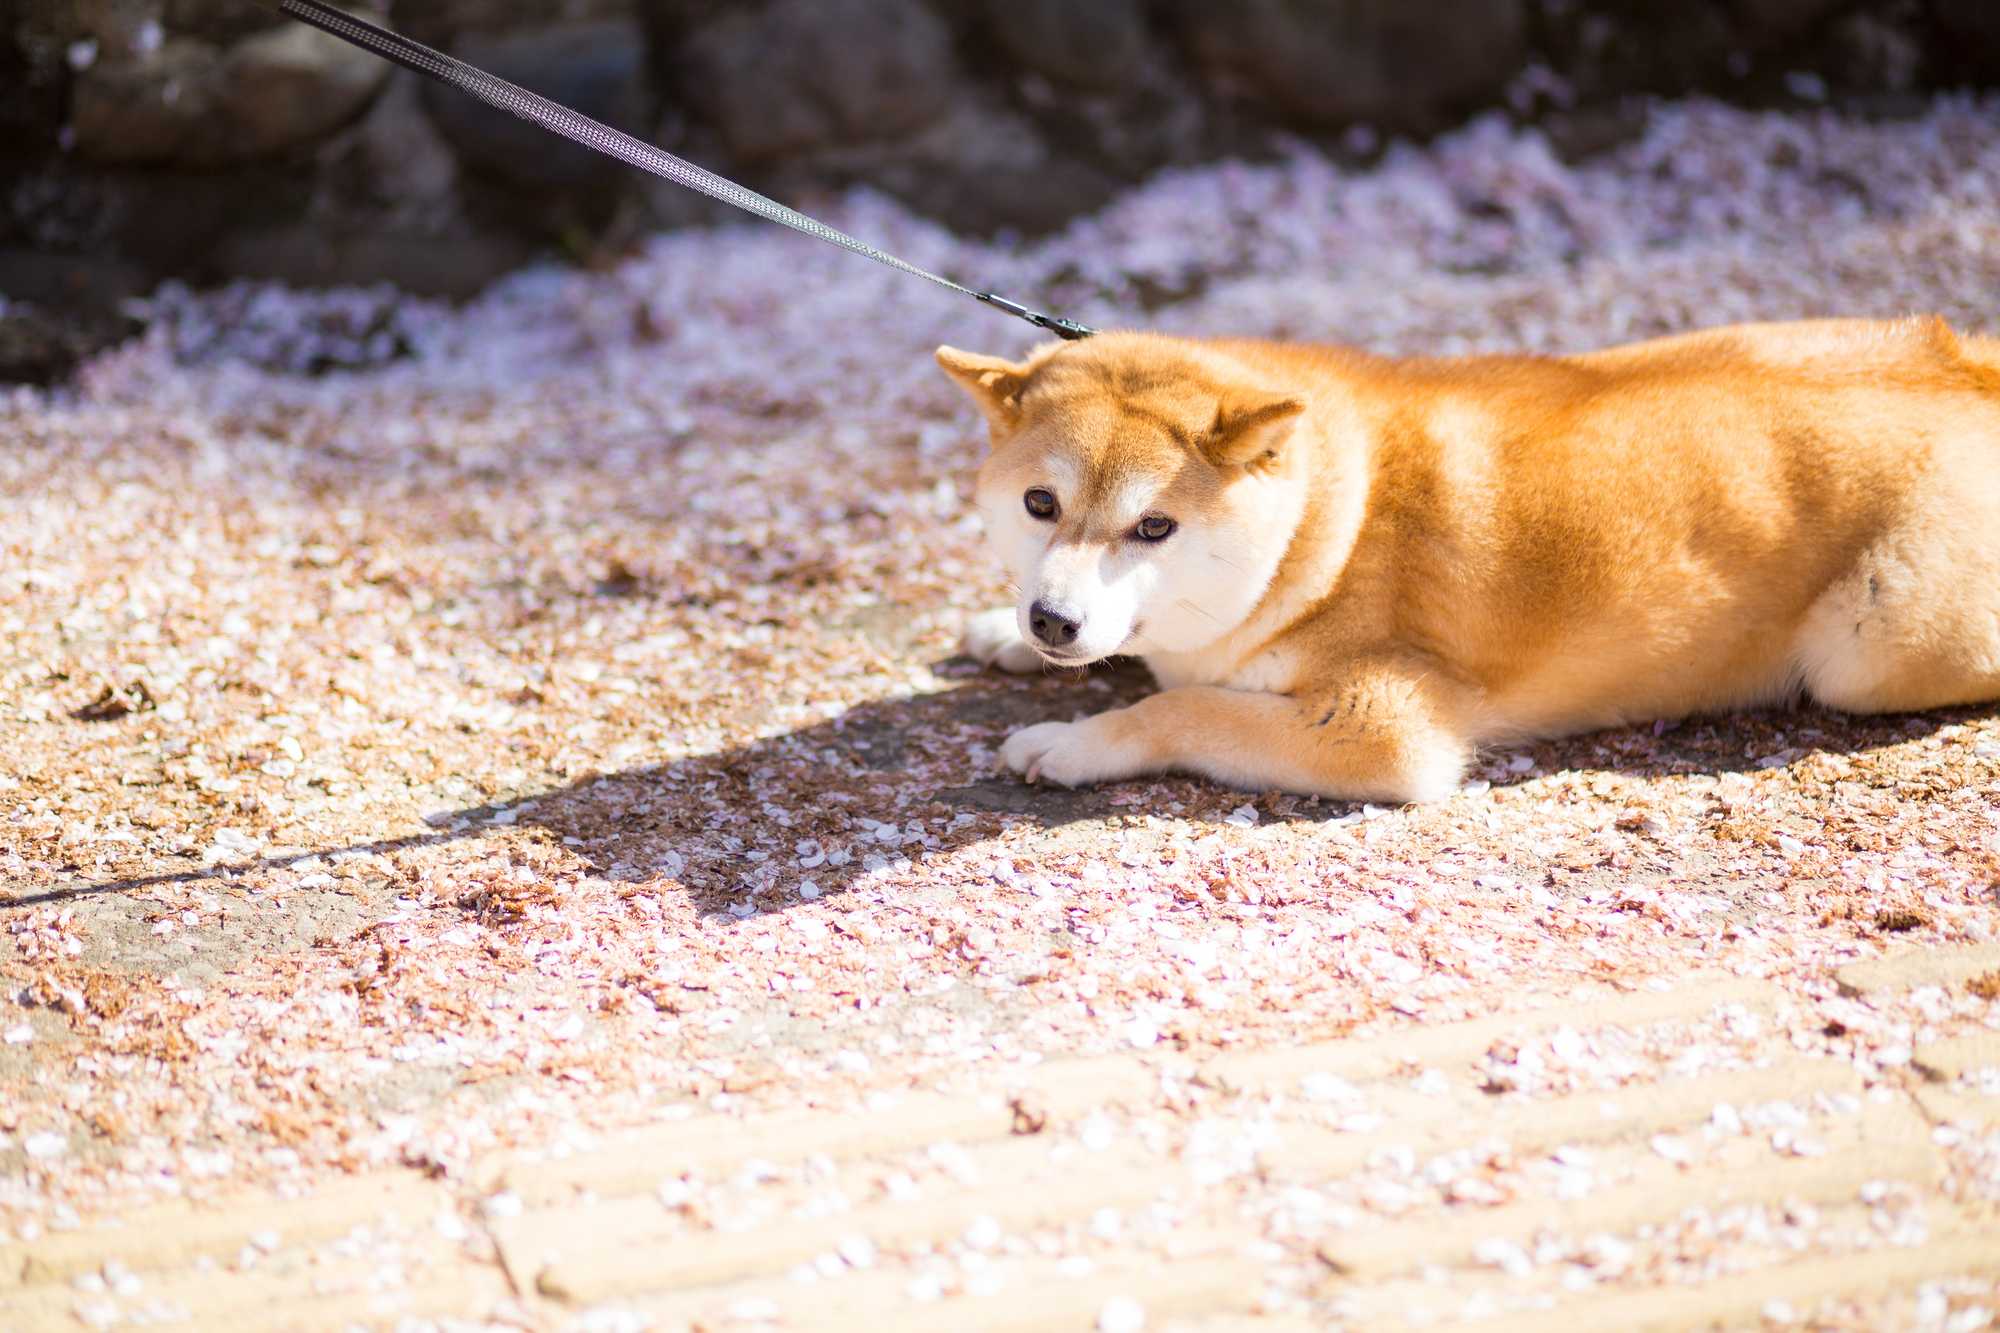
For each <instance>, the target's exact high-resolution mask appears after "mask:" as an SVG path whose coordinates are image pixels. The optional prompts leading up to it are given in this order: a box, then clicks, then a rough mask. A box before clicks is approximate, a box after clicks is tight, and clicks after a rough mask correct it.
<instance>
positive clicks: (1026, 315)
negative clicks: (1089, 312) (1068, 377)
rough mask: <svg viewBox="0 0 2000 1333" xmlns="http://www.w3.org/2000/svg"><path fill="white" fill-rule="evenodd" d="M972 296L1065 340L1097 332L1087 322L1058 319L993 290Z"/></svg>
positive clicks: (1070, 340) (1072, 339)
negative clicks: (996, 294) (994, 292)
mask: <svg viewBox="0 0 2000 1333" xmlns="http://www.w3.org/2000/svg"><path fill="white" fill-rule="evenodd" d="M972 296H973V299H974V300H977V301H984V302H985V303H986V304H987V305H990V306H992V307H993V308H994V309H995V310H1004V311H1006V312H1007V313H1008V314H1010V315H1013V316H1016V317H1017V318H1020V319H1025V320H1027V321H1028V322H1029V323H1030V324H1033V325H1034V326H1035V327H1036V328H1038V329H1047V330H1048V331H1049V332H1050V333H1053V334H1055V335H1056V337H1058V338H1061V339H1063V340H1064V341H1065V342H1075V341H1076V340H1077V339H1079V338H1088V337H1090V336H1091V335H1092V334H1094V333H1096V332H1097V330H1096V329H1093V328H1091V327H1090V326H1089V325H1087V324H1079V323H1077V322H1076V321H1075V320H1073V319H1058V318H1057V317H1056V316H1054V315H1044V314H1043V313H1041V312H1040V311H1039V310H1030V309H1028V307H1026V306H1024V305H1020V304H1018V303H1017V302H1014V301H1010V300H1008V299H1007V298H1006V297H1004V296H995V295H994V294H993V293H992V292H974V293H973V294H972Z"/></svg>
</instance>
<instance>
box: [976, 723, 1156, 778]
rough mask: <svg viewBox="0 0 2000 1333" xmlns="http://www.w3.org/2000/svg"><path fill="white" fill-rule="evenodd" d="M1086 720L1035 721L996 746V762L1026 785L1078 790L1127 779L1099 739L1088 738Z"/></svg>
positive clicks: (1109, 748)
mask: <svg viewBox="0 0 2000 1333" xmlns="http://www.w3.org/2000/svg"><path fill="white" fill-rule="evenodd" d="M1091 731H1092V727H1091V723H1090V721H1089V720H1086V721H1083V722H1038V723H1036V724H1035V725H1034V726H1032V727H1023V728H1021V730H1019V731H1017V732H1015V733H1014V734H1013V735H1011V736H1009V737H1008V738H1007V739H1006V741H1005V742H1004V743H1003V744H1002V745H1001V746H1000V763H1001V766H1002V767H1004V768H1010V769H1012V770H1013V771H1014V772H1016V773H1019V774H1021V775H1022V776H1023V777H1025V778H1026V779H1027V780H1028V781H1030V782H1036V781H1042V782H1053V783H1056V784H1058V785H1060V786H1064V787H1081V786H1083V785H1085V784H1086V783H1091V782H1109V781H1111V780H1113V779H1116V778H1122V777H1129V776H1130V774H1129V773H1127V772H1125V771H1124V770H1125V767H1126V766H1125V765H1124V764H1122V763H1120V762H1119V759H1118V756H1117V755H1116V754H1115V753H1114V751H1115V747H1113V746H1108V745H1106V744H1105V743H1104V741H1103V739H1102V738H1101V737H1094V736H1092V735H1091Z"/></svg>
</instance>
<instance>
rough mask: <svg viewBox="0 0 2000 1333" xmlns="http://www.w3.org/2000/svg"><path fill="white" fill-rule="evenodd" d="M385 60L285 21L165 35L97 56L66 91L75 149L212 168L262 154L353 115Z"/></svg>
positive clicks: (128, 161)
mask: <svg viewBox="0 0 2000 1333" xmlns="http://www.w3.org/2000/svg"><path fill="white" fill-rule="evenodd" d="M389 68H390V67H389V65H388V64H387V63H386V62H384V61H382V60H380V59H378V58H376V57H375V56H371V55H369V54H368V53H367V52H365V51H360V50H356V49H355V48H354V47H351V46H349V45H348V44H347V43H345V42H343V41H341V40H339V39H338V38H336V37H330V36H328V35H327V34H325V33H323V32H320V31H319V30H318V29H315V28H308V27H306V26H305V25H304V24H299V23H292V24H287V25H285V26H283V27H280V28H273V29H270V30H269V31H266V32H260V33H256V34H254V35H252V36H249V37H245V38H243V39H242V40H240V41H237V42H234V43H231V44H230V45H229V46H226V47H223V46H217V45H215V44H213V43H210V42H203V41H198V40H195V39H192V38H185V37H171V38H168V39H167V40H166V41H165V42H164V43H163V44H162V45H160V46H159V47H158V48H157V49H155V50H153V51H151V52H149V53H148V54H145V55H141V56H138V57H135V58H132V59H103V60H99V61H98V62H96V63H95V64H93V65H91V66H90V67H89V68H88V69H87V70H85V71H83V72H82V73H81V74H79V75H78V76H77V80H76V84H75V87H74V89H73V90H72V93H71V103H70V114H71V124H72V125H73V126H74V128H75V131H76V148H77V151H78V153H80V154H81V155H82V156H83V157H85V158H86V159H88V160H90V161H93V162H100V163H107V164H116V165H121V166H184V167H218V166H227V165H231V164H234V163H239V162H249V161H254V160H256V159H258V158H263V157H270V156H273V155H275V154H277V153H281V152H283V151H284V150H286V149H288V148H293V147H296V146H297V145H299V144H303V143H306V142H309V141H310V140H313V139H316V138H318V137H319V136H321V135H323V134H326V133H327V132H329V131H331V130H334V129H337V128H339V127H340V126H341V125H344V124H346V123H347V122H348V121H350V120H352V119H354V117H355V116H357V115H359V114H360V113H361V112H362V111H363V110H364V109H365V108H366V107H367V105H368V103H369V100H370V99H371V98H373V97H374V95H375V93H376V90H377V89H379V88H380V87H381V86H382V82H383V80H384V79H385V78H387V77H388V73H389Z"/></svg>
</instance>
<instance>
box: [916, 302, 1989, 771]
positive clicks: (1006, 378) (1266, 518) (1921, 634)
mask: <svg viewBox="0 0 2000 1333" xmlns="http://www.w3.org/2000/svg"><path fill="white" fill-rule="evenodd" d="M937 358H938V362H939V364H940V365H942V366H943V368H944V369H945V371H946V372H947V373H948V374H950V375H951V377H952V378H953V379H954V380H956V381H957V382H958V383H959V385H960V386H962V387H963V388H964V390H965V391H966V393H968V394H969V395H970V396H971V398H972V400H973V402H974V403H976V404H977V405H978V407H979V410H980V411H981V412H982V413H983V414H984V415H985V417H986V420H987V422H988V425H989V427H990V433H991V435H992V441H993V452H992V454H991V455H990V456H989V457H988V459H987V460H986V462H985V464H984V466H983V467H982V469H981V471H980V474H979V484H978V500H977V503H978V505H979V508H980V509H981V510H982V512H983V514H984V517H985V520H986V524H987V532H988V534H989V537H990V539H991V540H992V542H993V544H994V547H995V549H996V550H997V552H998V553H999V556H1000V558H1001V560H1002V561H1003V562H1004V564H1005V565H1006V568H1007V570H1008V572H1009V573H1010V574H1011V575H1012V577H1013V579H1014V582H1015V584H1016V585H1017V586H1018V588H1019V591H1020V600H1019V605H1018V606H1016V607H1015V608H1012V609H1010V610H1002V611H994V612H989V613H987V614H985V615H982V616H979V617H976V618H975V619H974V620H973V621H972V623H971V624H970V626H969V627H968V629H967V631H966V636H965V643H964V648H965V650H966V651H967V652H969V653H970V654H971V655H973V656H975V657H977V658H979V659H980V660H981V661H984V662H988V663H993V664H997V665H999V666H1001V667H1003V668H1005V669H1008V670H1013V671H1025V670H1040V669H1042V667H1043V666H1044V664H1047V665H1051V666H1055V667H1072V666H1081V665H1083V664H1086V663H1089V662H1094V661H1096V660H1098V659H1100V658H1104V657H1107V656H1110V655H1112V654H1117V653H1124V654H1136V655H1137V656H1139V657H1141V658H1143V659H1144V661H1145V662H1146V664H1147V666H1148V667H1150V668H1151V669H1152V672H1153V674H1154V676H1155V677H1156V678H1157V679H1158V681H1159V683H1160V686H1161V687H1162V688H1161V691H1160V693H1158V694H1155V695H1153V696H1150V697H1149V698H1146V699H1144V700H1142V701H1141V702H1139V703H1138V704H1136V705H1134V706H1133V707H1130V708H1125V709H1119V710H1115V711H1112V712H1107V713H1101V714H1099V715H1097V716H1095V717H1091V718H1087V719H1085V720H1083V721H1079V722H1045V723H1042V724H1040V725H1038V726H1032V727H1027V728H1025V729H1023V730H1021V731H1017V732H1015V733H1014V734H1013V735H1012V736H1010V737H1009V738H1008V739H1007V741H1006V743H1005V745H1004V746H1003V748H1002V750H1001V755H1000V758H1001V762H1002V763H1003V764H1004V765H1005V766H1006V767H1008V768H1011V769H1014V770H1016V771H1019V772H1023V773H1025V774H1026V775H1027V776H1028V778H1029V779H1030V780H1034V779H1036V778H1042V779H1047V780H1050V781H1053V782H1058V783H1063V784H1067V785H1072V786H1074V785H1079V784H1083V783H1091V782H1100V781H1108V780H1116V779H1122V778H1130V777H1136V776H1140V775H1144V774H1151V773H1160V772H1166V771H1179V772H1187V773H1196V774H1203V775H1206V776H1208V777H1211V778H1214V779H1216V780H1218V781H1221V782H1225V783H1228V784H1230V785H1232V786H1236V787H1240V788H1245V789H1249V790H1265V789H1271V788H1282V789H1285V790H1288V791H1293V792H1299V793H1314V794H1321V795H1327V796H1335V797H1344V798H1348V799H1371V800H1383V801H1424V800H1436V799H1440V798H1442V797H1445V796H1447V795H1450V794H1451V793H1452V792H1453V791H1455V790H1456V789H1457V787H1458V785H1459V783H1460V781H1461V778H1462V776H1463V774H1464V771H1465V769H1466V766H1467V764H1468V762H1469V761H1470V759H1471V757H1472V755H1473V754H1474V752H1475V751H1476V750H1477V748H1478V747H1480V746H1482V745H1487V744H1493V743H1504V742H1508V741H1514V740H1520V739H1525V738H1531V737H1550V736H1557V735H1562V734H1566V733H1572V732H1577V731H1585V730H1590V729H1593V728H1598V727H1609V726H1617V725H1620V724H1624V723H1629V722H1634V721H1641V720H1650V719H1655V718H1676V717H1681V716H1684V715H1686V714H1689V713H1694V712H1702V711H1710V710H1728V709H1734V708H1743V707H1751V706H1757V705H1762V704H1769V703H1773V702H1777V701H1780V700H1783V699H1786V698H1788V697H1791V696H1795V695H1797V694H1798V693H1800V692H1803V693H1804V694H1805V695H1807V696H1809V697H1810V698H1812V699H1814V700H1817V701H1818V702H1819V703H1821V704H1824V705H1826V706H1828V707H1831V708H1837V709H1844V710H1848V711H1853V712H1876V711H1885V710H1900V709H1922V708H1931V707H1937V706H1940V705H1944V704H1954V703H1968V702H1973V701H1978V700H1985V699H1993V698H1996V697H2000V342H1995V341H1992V340H1988V339H1983V338H1974V337H1969V336H1967V337H1961V336H1959V335H1957V334H1954V333H1953V332H1952V331H1951V330H1950V329H1949V328H1947V327H1946V326H1945V325H1944V324H1943V323H1942V322H1940V321H1935V320H1917V319H1912V320H1905V321H1901V322H1897V323H1872V322H1863V321H1847V320H1842V321H1820V322H1810V323H1799V324H1764V325H1744V326H1740V327H1735V328H1723V329H1715V330H1711V331H1708V332H1702V333H1694V334H1689V335H1685V336H1682V337H1675V338H1668V339H1664V340H1661V341H1658V342H1649V343H1643V344H1639V345H1637V346H1631V347H1621V348H1615V349H1612V350H1609V351H1602V352H1595V353H1591V354H1588V355H1584V356H1572V357H1562V358H1550V357H1538V356H1525V355H1524V356H1480V357H1468V358H1463V359H1456V360H1393V359H1388V358H1383V357H1376V356H1368V355H1363V354H1361V353H1358V352H1353V351H1348V350H1343V349H1340V348H1337V347H1323V346H1298V345H1279V344H1273V343H1262V342H1249V341H1209V342H1195V341H1185V340H1180V339H1174V338H1168V337H1163V336H1156V335H1150V334H1140V333H1104V334H1099V335H1097V336H1095V337H1092V338H1088V339H1085V340H1083V341H1080V342H1073V343H1056V344H1052V345H1050V346H1047V347H1043V348H1040V349H1038V350H1036V351H1035V352H1034V353H1033V354H1031V355H1030V356H1029V357H1028V358H1027V359H1026V360H1024V361H1021V362H1019V363H1015V362H1010V361H1005V360H1000V359H997V358H993V357H985V356H975V355H971V354H969V353H965V352H961V351H957V350H955V349H952V348H949V347H946V348H941V349H939V351H938V354H937Z"/></svg>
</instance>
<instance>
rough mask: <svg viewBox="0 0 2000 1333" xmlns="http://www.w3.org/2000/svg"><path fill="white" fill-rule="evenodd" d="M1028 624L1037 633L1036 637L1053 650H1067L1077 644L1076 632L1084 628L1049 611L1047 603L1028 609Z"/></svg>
mask: <svg viewBox="0 0 2000 1333" xmlns="http://www.w3.org/2000/svg"><path fill="white" fill-rule="evenodd" d="M1028 624H1029V626H1030V627H1031V628H1033V630H1034V631H1035V637H1036V638H1038V639H1040V640H1041V641H1042V642H1043V643H1046V644H1047V645H1048V646H1049V647H1051V648H1067V647H1068V646H1069V645H1070V644H1072V643H1075V642H1076V632H1077V630H1079V629H1081V628H1082V625H1081V624H1079V623H1078V622H1077V621H1074V620H1071V619H1069V618H1068V617H1066V616H1063V615H1060V614H1058V613H1057V612H1055V611H1052V610H1050V609H1049V605H1048V603H1046V602H1036V603H1035V604H1034V605H1033V606H1031V607H1029V608H1028Z"/></svg>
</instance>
